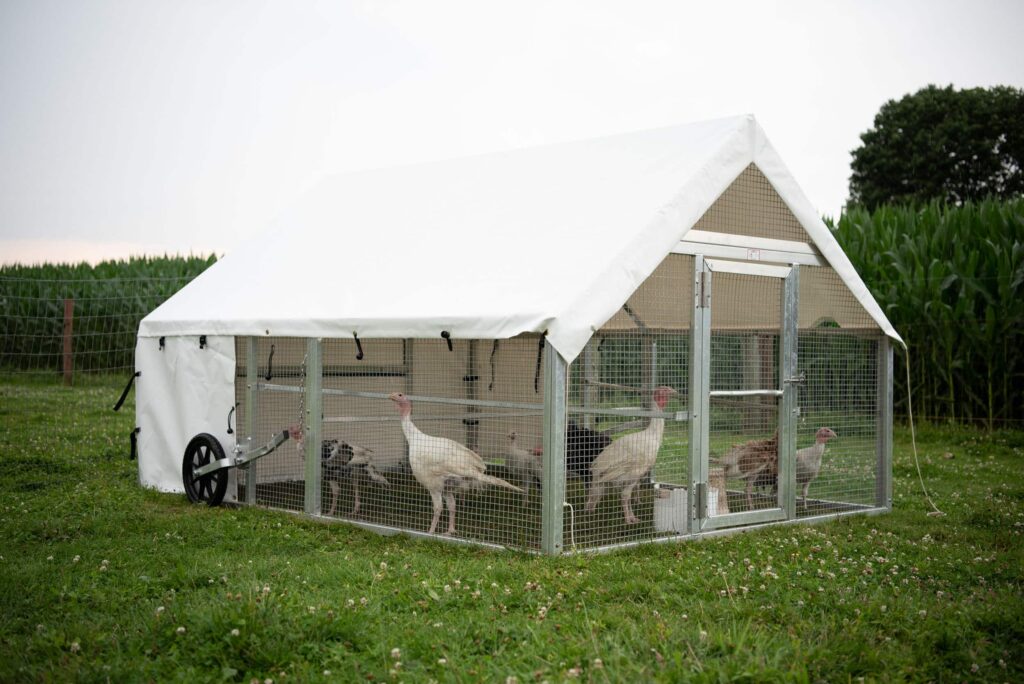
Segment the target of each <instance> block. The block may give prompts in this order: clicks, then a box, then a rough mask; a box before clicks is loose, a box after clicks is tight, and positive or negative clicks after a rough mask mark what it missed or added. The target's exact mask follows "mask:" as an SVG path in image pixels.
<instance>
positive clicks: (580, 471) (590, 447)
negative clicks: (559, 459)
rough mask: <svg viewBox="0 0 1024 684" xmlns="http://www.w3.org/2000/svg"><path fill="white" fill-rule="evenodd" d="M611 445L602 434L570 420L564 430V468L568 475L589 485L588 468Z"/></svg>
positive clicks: (607, 437)
mask: <svg viewBox="0 0 1024 684" xmlns="http://www.w3.org/2000/svg"><path fill="white" fill-rule="evenodd" d="M611 443H612V438H611V437H609V436H608V435H607V434H605V433H604V432H598V431H596V430H591V429H590V428H585V427H581V426H579V425H577V424H576V421H574V420H570V421H569V423H568V425H566V429H565V468H566V472H567V473H568V474H569V475H574V476H576V477H578V478H581V479H582V480H583V483H584V484H585V485H588V486H589V485H590V466H591V465H592V464H593V463H594V459H595V458H597V455H598V454H600V453H601V452H602V451H604V450H605V449H607V448H608V445H609V444H611Z"/></svg>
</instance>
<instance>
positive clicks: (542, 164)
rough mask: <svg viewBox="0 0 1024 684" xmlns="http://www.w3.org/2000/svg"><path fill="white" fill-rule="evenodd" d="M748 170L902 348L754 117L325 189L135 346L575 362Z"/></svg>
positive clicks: (491, 157)
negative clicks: (278, 345) (425, 340)
mask: <svg viewBox="0 0 1024 684" xmlns="http://www.w3.org/2000/svg"><path fill="white" fill-rule="evenodd" d="M751 163H753V164H755V165H756V166H757V167H758V168H759V169H760V171H761V172H762V173H763V174H764V175H765V177H766V178H767V179H768V180H769V182H770V183H771V185H772V186H773V187H774V189H775V190H776V191H777V192H778V194H779V196H780V197H781V198H782V200H783V202H785V204H786V205H787V206H788V208H789V209H790V210H791V211H792V213H793V214H794V215H795V217H796V218H797V220H798V221H799V222H800V224H801V225H802V226H803V228H804V229H805V230H806V231H807V233H808V235H809V236H810V237H811V239H812V240H813V241H814V243H815V244H816V246H817V247H818V249H819V250H820V252H821V254H822V256H824V258H825V259H827V260H828V262H829V263H830V264H831V266H832V267H833V268H834V269H835V271H836V272H837V273H838V274H839V276H840V277H841V278H842V279H843V281H844V282H845V283H846V285H847V286H848V287H849V288H850V290H851V292H852V294H853V295H854V297H855V298H856V299H857V300H858V301H859V302H860V303H861V305H863V306H864V308H865V310H866V311H867V312H868V313H869V315H870V316H871V318H872V319H873V320H874V321H875V322H876V323H877V324H878V326H879V327H880V329H881V330H882V331H883V332H884V333H885V334H887V335H889V336H890V337H892V338H894V339H896V340H898V341H899V340H900V338H899V336H898V335H897V333H896V331H895V330H894V329H893V327H892V326H891V325H890V323H889V321H888V320H886V318H885V316H884V314H883V313H882V311H881V309H880V308H879V306H878V305H877V303H876V302H875V301H874V300H873V298H872V297H871V295H870V294H869V292H868V290H867V288H866V287H865V285H864V283H863V282H862V281H861V279H860V277H859V276H858V275H857V273H856V271H855V270H854V268H853V266H852V264H851V263H850V261H849V259H847V257H846V255H845V254H843V252H842V250H841V249H840V248H839V245H838V244H837V243H836V241H835V239H834V238H833V236H832V235H831V233H830V232H829V230H828V228H827V227H826V226H825V225H824V223H822V221H821V219H820V217H819V216H818V215H817V213H816V212H815V210H814V208H813V207H812V206H811V205H810V203H809V202H808V201H807V199H806V198H805V197H804V195H803V193H802V192H801V190H800V188H799V187H798V186H797V184H796V182H795V181H794V180H793V178H792V176H790V174H789V172H788V170H787V169H786V168H785V166H784V165H783V163H782V161H781V160H780V159H779V157H778V155H777V154H776V153H775V151H774V149H773V148H772V146H771V145H770V144H769V142H768V139H767V138H766V136H765V134H764V132H763V131H762V129H761V127H760V126H759V125H758V124H757V123H756V122H755V121H754V119H753V117H751V116H742V117H733V118H728V119H720V120H714V121H708V122H703V123H697V124H691V125H686V126H677V127H671V128H663V129H657V130H650V131H643V132H638V133H630V134H626V135H617V136H611V137H606V138H598V139H593V140H584V141H579V142H572V143H565V144H558V145H550V146H545V147H538V148H530V149H522V150H515V151H510V152H502V153H496V154H488V155H482V156H476V157H468V158H463V159H455V160H450V161H443V162H437V163H431V164H421V165H415V166H407V167H401V168H392V169H384V170H377V171H368V172H360V173H354V174H344V175H339V176H336V177H332V178H329V179H327V180H325V181H324V182H323V183H321V184H320V185H319V186H318V187H317V188H315V189H314V190H313V191H312V192H311V193H310V194H309V195H308V196H306V197H304V198H303V199H302V200H300V201H299V202H298V203H297V205H296V207H295V208H294V209H293V210H292V211H290V212H289V213H288V214H286V215H285V217H284V218H283V219H281V220H280V221H279V224H278V228H277V229H276V230H275V231H272V232H270V233H269V234H268V235H266V236H264V237H262V238H259V239H256V240H253V241H251V242H249V243H247V244H246V245H244V246H243V247H241V248H239V249H237V250H236V251H234V252H232V253H231V254H229V255H227V256H226V257H225V258H224V259H222V260H220V261H219V262H218V263H217V264H215V265H214V266H212V267H211V268H210V269H208V270H207V271H206V272H205V273H203V274H202V275H201V276H199V277H198V278H196V279H195V280H194V281H193V282H192V283H190V284H189V285H188V286H186V287H185V288H184V289H182V290H181V291H180V292H179V293H178V294H176V295H174V296H173V297H172V298H171V299H169V300H168V301H167V302H165V303H164V304H163V305H162V306H160V307H159V308H158V309H156V310H155V311H154V312H153V313H151V314H150V315H149V316H147V317H146V318H145V319H144V320H143V321H142V323H141V325H140V328H139V335H140V336H142V337H155V336H162V335H199V334H209V335H260V336H264V335H275V336H297V337H347V338H350V337H352V334H353V333H357V334H358V335H359V337H360V338H374V337H378V338H379V337H399V338H406V337H430V338H433V337H437V336H438V335H439V334H440V332H441V331H442V330H447V331H449V332H450V333H451V335H452V337H453V338H482V339H491V338H508V337H512V336H515V335H517V334H520V333H524V332H537V333H539V332H543V331H547V332H548V340H549V341H550V342H551V344H552V345H553V346H554V347H555V348H556V349H558V351H559V352H560V353H561V354H562V356H564V357H565V359H566V360H567V361H572V360H573V359H574V358H575V357H576V356H577V355H578V354H579V352H580V351H581V350H582V348H583V346H584V345H585V344H586V342H587V340H588V339H589V338H590V336H591V335H592V334H593V331H595V330H597V329H598V328H600V327H601V325H602V324H603V323H604V322H605V321H607V320H608V319H609V318H611V317H612V316H613V315H614V314H615V313H616V311H618V310H619V308H620V307H621V306H622V304H623V302H625V301H626V300H627V299H628V298H629V296H630V294H631V293H632V292H633V291H634V290H635V289H636V288H637V287H638V286H639V285H640V284H641V283H642V282H643V281H644V279H645V278H646V277H647V276H648V275H650V274H651V272H652V271H654V269H655V268H656V267H657V266H658V264H659V263H660V262H661V260H662V259H663V258H664V257H665V255H666V254H668V252H669V250H670V249H671V248H672V247H673V246H674V245H676V244H677V243H678V242H679V240H680V239H681V238H682V237H683V236H684V235H685V234H686V232H687V231H688V230H690V228H691V227H692V226H693V225H694V223H695V222H696V221H697V220H698V219H699V218H700V217H701V215H702V214H703V213H704V212H705V211H706V210H707V209H708V207H709V206H710V205H711V204H712V203H713V202H714V201H715V199H716V198H718V197H719V195H721V194H722V192H723V191H724V190H725V189H726V188H727V187H728V186H729V184H730V183H731V182H732V181H733V180H734V179H735V178H736V177H737V176H739V174H740V173H741V172H742V171H743V170H744V169H745V168H746V167H747V166H748V165H749V164H751Z"/></svg>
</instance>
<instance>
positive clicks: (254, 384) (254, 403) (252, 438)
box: [245, 337, 260, 505]
mask: <svg viewBox="0 0 1024 684" xmlns="http://www.w3.org/2000/svg"><path fill="white" fill-rule="evenodd" d="M256 346H257V342H256V338H255V337H247V338H246V340H245V441H246V451H249V450H251V449H252V448H253V445H255V444H256V419H257V417H258V416H259V396H260V392H259V387H258V386H259V365H258V364H259V361H258V360H257V356H256ZM256 468H257V465H256V462H255V461H252V462H250V463H248V464H247V465H246V466H245V503H247V504H249V505H255V504H256Z"/></svg>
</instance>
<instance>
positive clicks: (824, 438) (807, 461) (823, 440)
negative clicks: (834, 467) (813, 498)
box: [796, 427, 836, 510]
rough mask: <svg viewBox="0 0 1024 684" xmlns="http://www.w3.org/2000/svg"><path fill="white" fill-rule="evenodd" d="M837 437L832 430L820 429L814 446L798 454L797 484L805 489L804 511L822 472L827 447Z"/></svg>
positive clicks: (815, 437) (816, 434) (800, 450)
mask: <svg viewBox="0 0 1024 684" xmlns="http://www.w3.org/2000/svg"><path fill="white" fill-rule="evenodd" d="M835 436H836V433H835V432H833V431H832V428H827V427H823V428H818V431H817V432H816V433H815V434H814V444H812V445H811V446H809V447H804V448H803V449H799V450H797V452H796V483H797V484H798V485H800V486H801V487H803V495H804V510H807V490H808V489H810V488H811V483H812V482H814V480H816V479H817V477H818V473H820V472H821V457H822V456H824V455H825V445H826V444H828V440H830V439H832V438H833V437H835Z"/></svg>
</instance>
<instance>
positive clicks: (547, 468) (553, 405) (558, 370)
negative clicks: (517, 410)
mask: <svg viewBox="0 0 1024 684" xmlns="http://www.w3.org/2000/svg"><path fill="white" fill-rule="evenodd" d="M567 376H568V364H567V363H566V362H565V359H564V358H562V355H561V354H559V353H558V350H556V349H555V348H554V347H552V346H551V343H550V342H545V343H544V491H543V506H542V510H541V551H543V552H544V553H546V554H549V555H553V556H554V555H558V554H560V553H562V547H563V535H564V530H563V527H564V519H565V515H564V510H563V508H564V506H565V423H566V408H567V407H566V404H567V402H566V387H567Z"/></svg>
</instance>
